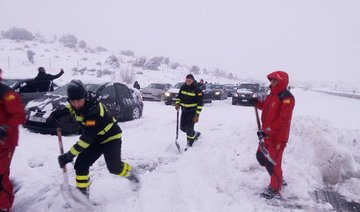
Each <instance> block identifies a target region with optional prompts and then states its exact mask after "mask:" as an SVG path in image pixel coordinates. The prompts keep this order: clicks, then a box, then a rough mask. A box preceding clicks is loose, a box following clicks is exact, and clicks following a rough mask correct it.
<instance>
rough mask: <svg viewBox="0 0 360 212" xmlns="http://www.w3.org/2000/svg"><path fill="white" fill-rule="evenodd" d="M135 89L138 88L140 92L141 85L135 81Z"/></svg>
mask: <svg viewBox="0 0 360 212" xmlns="http://www.w3.org/2000/svg"><path fill="white" fill-rule="evenodd" d="M133 87H134V88H136V89H138V90H140V85H139V83H138V81H135V83H134V86H133Z"/></svg>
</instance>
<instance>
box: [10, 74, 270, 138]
mask: <svg viewBox="0 0 360 212" xmlns="http://www.w3.org/2000/svg"><path fill="white" fill-rule="evenodd" d="M3 83H4V84H7V85H8V86H9V87H11V88H12V89H13V90H15V91H16V92H18V93H19V94H20V96H21V98H22V101H23V104H24V105H26V106H25V111H26V120H27V122H26V123H25V124H24V127H25V128H27V129H29V130H30V131H33V132H38V133H43V134H55V133H56V130H55V128H53V127H52V126H51V125H50V124H49V120H48V118H49V116H50V114H51V113H52V112H53V111H54V110H58V109H61V108H63V107H65V105H66V104H67V93H66V92H67V86H68V84H65V85H63V86H58V85H56V84H55V83H53V82H52V81H35V80H33V79H3ZM183 84H184V82H179V83H176V84H175V85H174V86H172V85H171V84H169V83H151V84H150V85H149V86H148V87H146V88H143V89H140V91H139V90H137V89H135V88H132V87H130V86H128V85H125V84H122V83H118V82H106V83H85V84H84V85H85V86H86V89H87V90H89V91H92V92H95V93H96V94H97V95H98V96H99V98H100V99H101V101H102V102H103V104H105V105H106V108H107V109H108V110H110V111H111V112H112V114H114V116H115V118H116V119H117V121H119V122H123V121H129V120H133V119H138V118H141V117H142V114H143V108H144V103H143V100H149V101H162V102H164V103H165V104H166V105H173V104H175V99H176V96H177V94H178V93H179V90H180V87H181V86H182V85H183ZM204 85H205V86H203V101H204V103H212V101H213V100H225V99H227V98H232V104H233V105H243V106H250V105H252V102H251V101H252V97H254V96H256V97H257V98H258V99H265V97H266V96H267V94H268V88H267V87H265V86H264V85H263V84H259V83H240V84H237V85H235V84H225V85H221V84H212V83H206V84H204ZM60 125H61V127H62V130H63V133H64V134H77V133H79V132H80V130H81V126H80V125H79V124H78V123H77V122H76V121H75V119H74V118H73V116H68V117H64V118H62V119H61V120H60Z"/></svg>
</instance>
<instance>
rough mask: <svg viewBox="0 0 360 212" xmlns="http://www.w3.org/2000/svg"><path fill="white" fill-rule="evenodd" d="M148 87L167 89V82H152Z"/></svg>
mask: <svg viewBox="0 0 360 212" xmlns="http://www.w3.org/2000/svg"><path fill="white" fill-rule="evenodd" d="M148 88H155V89H160V90H164V89H165V84H158V83H151V84H150V85H149V86H148Z"/></svg>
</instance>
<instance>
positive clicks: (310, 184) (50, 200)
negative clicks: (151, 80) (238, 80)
mask: <svg viewBox="0 0 360 212" xmlns="http://www.w3.org/2000/svg"><path fill="white" fill-rule="evenodd" d="M293 93H294V95H295V97H296V100H297V104H296V107H295V111H294V118H293V123H292V133H291V138H290V140H289V143H288V146H287V148H286V149H285V153H284V163H283V171H284V177H285V179H286V180H287V182H288V183H289V185H288V186H287V187H286V188H285V189H284V190H283V191H282V194H283V196H284V198H297V199H298V200H297V203H298V204H301V205H306V206H307V209H315V211H321V210H328V209H331V206H330V205H328V204H327V205H323V204H317V203H315V202H314V201H313V200H312V198H311V193H312V192H313V190H314V189H316V188H324V187H328V186H332V187H333V188H335V189H338V190H339V191H340V192H341V193H342V194H343V195H345V196H346V197H347V198H349V199H352V200H355V201H357V202H359V201H360V198H359V196H360V190H359V189H358V188H359V184H360V179H359V178H358V173H359V170H360V153H359V151H358V150H359V148H360V144H359V141H360V131H359V129H360V122H359V120H360V114H359V113H358V108H360V102H359V101H358V100H353V99H347V98H341V97H336V96H329V95H324V94H321V93H316V92H311V91H308V92H305V91H303V90H301V89H294V90H293ZM175 120H176V112H175V110H174V108H173V107H170V106H165V105H164V104H163V103H158V102H145V109H144V117H143V118H141V119H139V120H135V121H130V122H126V123H120V126H121V127H122V129H123V131H124V133H123V148H122V157H123V159H124V161H127V162H129V163H130V164H132V165H135V166H137V167H138V168H139V171H140V172H141V175H140V176H141V182H142V188H141V190H140V191H139V192H138V193H133V192H131V191H130V186H129V182H128V181H127V180H124V179H122V178H120V177H117V176H113V175H110V174H109V173H108V171H107V169H106V165H105V163H104V160H103V158H100V159H99V160H98V161H97V162H96V163H95V164H94V165H93V167H92V168H91V178H92V186H91V195H90V199H91V201H93V202H96V203H98V204H99V205H98V206H97V207H98V208H99V210H101V211H114V212H115V211H136V212H137V211H164V212H169V211H174V212H175V211H188V212H192V211H194V212H195V211H196V212H197V211H214V212H215V211H216V212H219V211H226V212H229V211H287V210H289V209H286V208H283V207H279V206H278V207H276V206H273V205H272V202H271V201H265V200H263V199H261V198H260V197H259V196H258V193H259V192H260V191H261V190H262V189H264V188H265V187H266V186H267V185H268V181H269V177H268V174H267V172H266V171H265V169H263V168H262V167H260V166H259V165H258V163H257V161H256V158H255V152H256V149H257V137H256V121H255V114H254V109H253V108H251V107H240V106H233V105H231V101H230V100H227V101H222V102H220V101H215V102H214V103H213V104H211V105H206V106H205V107H204V110H203V112H202V114H201V116H200V123H199V124H198V125H197V126H196V129H197V130H199V131H200V132H202V137H201V139H200V140H199V142H198V143H196V144H195V145H194V147H193V148H192V149H190V150H189V151H188V152H186V153H183V154H177V153H176V149H175V145H174V139H175V126H176V125H175ZM76 139H77V137H76V136H71V137H65V138H64V144H65V148H66V149H68V148H69V147H70V146H71V145H72V144H73V143H75V142H76ZM180 144H181V146H182V147H185V144H186V139H185V135H184V134H183V133H181V134H180ZM58 154H59V150H58V144H57V138H56V137H55V136H47V135H39V134H33V133H30V132H28V131H27V130H25V129H21V138H20V146H19V147H18V149H17V152H16V154H15V158H14V161H13V164H12V176H13V177H15V178H16V179H17V180H19V181H22V182H23V187H22V189H21V190H20V191H19V192H18V194H17V197H16V201H15V205H16V204H17V206H16V207H18V208H19V207H20V206H21V204H22V203H24V202H25V203H26V204H27V206H26V208H27V209H28V210H27V211H71V209H64V208H63V205H64V200H63V198H62V196H61V194H60V190H59V185H60V184H61V182H62V174H61V170H60V169H59V168H58V164H57V156H58ZM69 171H70V179H73V177H74V171H73V168H72V165H70V166H69ZM71 184H72V185H74V180H71ZM46 188H48V189H46ZM29 197H38V198H35V199H36V200H34V201H32V202H31V203H30V202H26V201H24V199H26V198H29ZM16 207H15V209H16ZM17 211H21V212H22V211H26V210H24V209H22V210H15V212H17Z"/></svg>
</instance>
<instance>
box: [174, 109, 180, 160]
mask: <svg viewBox="0 0 360 212" xmlns="http://www.w3.org/2000/svg"><path fill="white" fill-rule="evenodd" d="M178 139H179V110H177V111H176V138H175V145H176V147H177V149H178V150H179V153H181V149H180V144H179V142H178Z"/></svg>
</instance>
